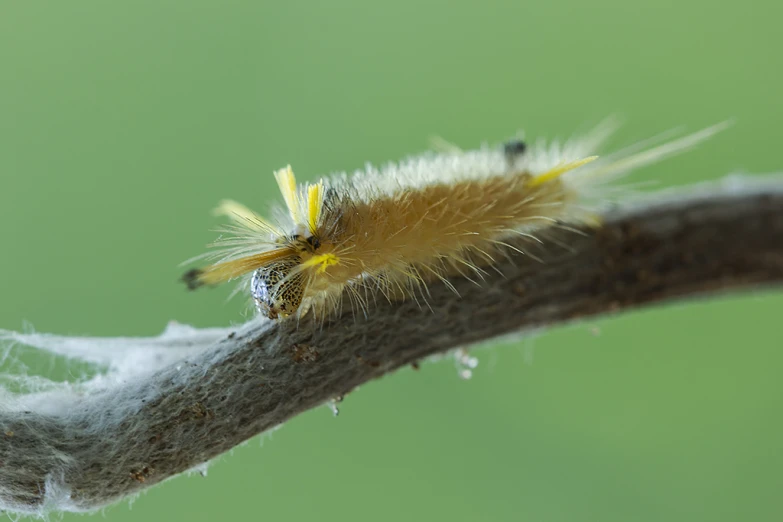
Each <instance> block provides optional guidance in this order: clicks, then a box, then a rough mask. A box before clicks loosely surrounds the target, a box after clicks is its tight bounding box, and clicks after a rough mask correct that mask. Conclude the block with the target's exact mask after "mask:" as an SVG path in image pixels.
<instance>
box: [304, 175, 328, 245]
mask: <svg viewBox="0 0 783 522" xmlns="http://www.w3.org/2000/svg"><path fill="white" fill-rule="evenodd" d="M323 188H324V184H323V182H322V181H319V182H318V183H316V184H315V185H310V186H309V187H307V223H308V225H309V226H310V232H312V233H315V231H316V229H317V228H318V221H319V220H320V219H321V208H322V206H323Z"/></svg>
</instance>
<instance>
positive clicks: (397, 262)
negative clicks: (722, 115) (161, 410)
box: [183, 124, 726, 319]
mask: <svg viewBox="0 0 783 522" xmlns="http://www.w3.org/2000/svg"><path fill="white" fill-rule="evenodd" d="M725 127H726V124H720V125H716V126H713V127H710V128H708V129H704V130H702V131H700V132H697V133H694V134H691V135H688V136H685V137H683V138H679V139H677V140H675V141H670V142H667V143H664V144H661V145H658V146H654V147H650V148H647V149H642V150H641V151H639V150H628V151H621V152H620V153H617V154H614V155H610V156H608V157H607V158H601V159H598V158H597V156H595V155H594V152H595V150H596V148H597V147H598V146H599V145H600V143H601V142H602V141H603V140H604V139H605V138H606V137H607V136H608V134H609V131H610V129H609V128H608V127H607V126H606V125H604V126H601V127H599V128H597V129H596V130H594V131H593V132H592V133H590V134H588V135H586V136H584V137H582V138H579V139H575V140H571V141H569V142H566V143H565V144H563V145H558V144H550V145H547V144H544V143H538V144H536V145H534V146H532V147H527V146H526V145H525V144H524V143H523V142H521V141H512V142H509V143H507V144H505V146H501V147H487V146H485V147H482V148H480V149H478V150H473V151H461V150H459V149H457V148H456V147H449V148H448V150H446V151H444V152H440V153H428V154H425V155H422V156H417V157H413V158H409V159H407V160H404V161H402V162H400V163H397V164H390V165H388V166H386V167H384V168H382V169H375V168H373V167H368V168H367V169H366V170H365V171H363V172H357V173H354V174H353V175H351V176H349V175H347V174H340V175H335V176H332V177H330V178H325V179H321V180H320V181H318V182H316V183H305V184H297V183H296V179H295V178H294V173H293V171H292V170H291V167H290V166H289V167H286V168H284V169H282V170H279V171H278V172H276V173H275V178H276V179H277V183H278V186H279V187H280V191H281V192H282V195H283V199H284V200H285V205H286V209H287V216H284V217H281V219H278V220H276V221H272V220H269V219H265V218H262V217H261V216H259V215H258V214H256V213H255V212H253V211H251V210H249V209H248V208H246V207H245V206H243V205H241V204H239V203H237V202H234V201H223V202H222V204H221V205H220V207H219V208H218V209H217V211H218V213H220V214H224V215H226V216H228V217H229V218H231V219H232V221H233V226H231V227H229V228H228V229H227V231H228V232H230V236H229V237H227V238H223V239H221V240H219V241H217V242H216V243H215V245H216V246H218V247H220V250H219V251H218V253H217V256H218V257H219V259H217V261H216V262H215V263H214V264H211V265H209V266H206V267H204V268H200V269H193V270H190V271H189V272H187V273H186V274H185V275H184V277H183V280H184V281H185V282H186V283H187V285H188V287H189V288H191V289H193V288H197V287H200V286H203V285H215V284H218V283H222V282H225V281H229V280H233V279H236V278H239V277H242V276H246V274H250V273H252V276H250V278H249V281H248V280H247V279H246V280H245V282H249V283H250V294H251V296H252V298H253V300H254V301H255V303H256V306H257V308H258V310H259V312H260V313H261V314H263V315H264V316H266V317H268V318H270V319H279V318H285V317H289V316H292V315H296V316H301V315H303V314H304V313H306V312H307V311H308V310H312V311H313V312H314V313H316V314H318V315H321V316H325V315H326V314H328V313H329V312H332V311H335V310H338V309H339V308H340V306H341V303H342V299H343V297H344V296H347V297H348V298H350V299H351V301H352V302H353V303H354V304H358V305H359V306H361V307H366V306H367V305H368V303H367V296H368V295H370V294H372V295H378V294H381V295H382V296H384V297H385V298H387V299H395V298H399V297H405V296H409V295H412V294H414V293H415V292H416V291H417V290H420V289H421V288H422V286H423V285H425V284H427V282H428V281H432V280H440V281H443V282H444V283H445V284H447V285H448V284H449V283H448V276H449V275H453V274H463V275H464V274H466V273H471V272H472V273H476V274H478V275H479V276H481V274H482V273H484V271H483V268H482V266H488V265H489V266H491V265H492V264H493V263H494V262H495V254H496V253H497V251H498V249H499V248H501V247H509V248H513V247H510V245H508V239H509V238H512V237H514V236H519V235H521V236H524V237H529V238H536V236H537V235H538V234H539V233H541V232H543V231H544V230H546V229H548V228H551V227H553V226H562V225H572V226H573V225H577V226H578V225H584V224H587V223H589V222H591V220H594V213H593V212H592V211H591V208H590V206H589V203H590V202H591V201H592V202H595V201H596V200H600V199H601V191H600V190H598V191H596V190H591V189H597V188H600V187H601V186H602V185H604V186H605V184H606V182H607V181H610V180H612V179H615V178H616V177H617V176H620V175H624V174H626V173H627V172H629V171H631V170H633V169H635V168H638V167H640V166H643V165H646V164H649V163H651V162H653V161H657V160H660V159H662V158H663V157H666V156H669V155H672V154H674V153H677V152H680V151H683V150H685V149H687V148H689V147H691V146H693V145H695V144H697V143H698V142H700V141H703V140H705V139H707V138H708V137H710V136H712V135H713V134H715V133H716V132H718V131H720V130H721V129H723V128H725ZM639 148H640V147H636V149H639Z"/></svg>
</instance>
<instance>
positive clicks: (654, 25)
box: [0, 0, 783, 522]
mask: <svg viewBox="0 0 783 522" xmlns="http://www.w3.org/2000/svg"><path fill="white" fill-rule="evenodd" d="M284 4H285V5H284ZM727 4H728V3H727ZM775 4H776V3H775V2H771V1H769V2H762V1H755V2H754V1H750V2H733V3H731V5H724V4H723V3H720V2H712V1H708V0H701V1H698V0H686V1H682V2H655V3H654V4H644V3H637V2H629V1H623V0H612V1H605V0H599V1H597V2H593V1H591V2H584V1H580V0H572V1H569V2H527V3H524V2H516V3H512V2H506V3H501V2H467V1H451V2H446V1H444V2H418V1H408V0H406V1H399V0H397V1H395V2H386V3H379V2H361V1H354V2H345V1H330V2H323V3H315V2H311V3H298V2H290V3H286V2H249V1H246V2H238V1H222V2H218V1H211V2H210V1H204V0H187V1H177V2H173V1H161V0H134V1H130V2H119V1H115V2H111V1H105V0H102V1H79V0H71V1H68V2H64V1H47V2H44V1H10V0H0V180H1V181H0V238H2V243H0V245H2V246H1V247H0V248H1V249H2V251H1V252H0V259H1V260H0V263H2V265H0V266H1V267H2V270H1V271H0V274H1V275H0V295H2V299H0V327H2V328H10V329H20V328H23V327H24V325H25V324H26V323H30V324H32V325H33V326H34V327H35V329H36V330H38V331H45V332H56V333H70V334H95V335H153V334H156V333H158V332H160V331H161V330H162V329H163V328H164V326H165V324H166V322H167V321H168V320H169V319H176V320H179V321H181V322H185V323H189V324H193V325H198V326H213V325H227V324H229V323H231V322H239V321H241V320H242V319H243V315H242V314H243V309H244V301H243V300H242V299H235V300H233V301H230V302H229V303H228V304H226V302H225V298H226V296H227V295H228V293H229V290H230V289H228V288H225V289H219V290H214V291H205V292H203V293H202V292H199V293H195V294H189V293H187V292H186V291H185V290H184V289H183V288H182V286H180V285H179V284H178V283H177V281H176V280H177V277H178V276H179V274H180V269H179V268H178V266H177V265H178V263H180V262H181V261H183V260H184V259H187V258H189V257H190V256H192V255H195V254H198V253H200V252H202V248H203V245H204V244H205V243H207V242H209V241H210V240H211V239H212V238H213V237H214V234H213V233H212V232H210V229H212V228H214V227H215V226H216V225H217V221H216V220H215V219H214V218H213V217H212V216H211V215H210V210H211V208H212V207H213V206H214V205H215V203H216V202H217V201H218V200H219V199H221V198H225V197H231V198H235V199H238V200H240V201H243V202H245V203H247V204H249V205H251V206H254V207H257V208H260V209H263V208H264V204H265V203H267V202H269V201H270V200H273V199H274V198H276V197H277V196H276V193H275V190H274V189H273V183H272V177H271V173H272V171H273V170H274V169H276V168H279V167H281V166H284V165H285V164H287V163H291V164H292V165H293V167H294V169H295V171H296V172H297V173H298V175H299V176H300V177H302V178H303V179H312V178H314V177H316V176H317V175H320V174H325V173H328V172H331V171H335V170H343V169H354V168H358V167H361V166H362V165H363V164H364V162H365V161H372V162H376V163H377V162H383V161H386V160H392V159H397V158H399V157H401V156H405V155H407V154H410V153H415V152H419V151H421V150H422V149H423V148H425V147H426V145H427V141H426V140H427V137H428V136H429V135H431V134H433V133H437V134H440V135H442V136H444V137H445V138H447V139H449V140H451V141H454V142H456V143H458V144H460V145H462V146H466V147H469V146H473V145H476V144H478V143H480V142H481V141H484V140H487V141H490V142H496V141H499V140H502V139H504V138H505V137H507V136H508V135H510V134H513V133H514V132H515V131H516V130H517V129H519V128H524V129H525V130H526V132H527V135H528V136H533V137H538V136H543V137H549V138H553V137H557V136H568V135H569V134H571V133H572V132H574V131H579V130H582V129H585V128H588V127H589V126H590V125H592V124H594V123H596V122H597V121H599V120H600V119H602V118H603V117H604V116H606V115H609V114H619V115H620V116H622V117H624V118H625V119H626V121H627V122H628V123H627V124H626V125H625V126H624V127H623V128H622V131H621V132H620V134H619V135H618V136H617V139H616V141H615V144H617V145H624V144H628V143H632V142H634V141H635V140H638V139H641V138H644V137H647V136H651V135H654V134H657V133H658V132H660V131H664V130H667V129H670V128H672V127H675V126H679V125H685V126H687V128H688V129H691V130H696V129H698V128H701V127H703V126H707V125H710V124H713V123H716V122H718V121H722V120H724V119H726V118H734V119H735V121H736V125H735V126H734V127H733V128H732V129H731V130H729V131H728V132H725V133H723V134H722V135H720V136H718V137H716V138H715V139H713V140H712V141H710V142H708V143H707V144H705V145H703V146H701V147H700V148H698V149H697V150H695V151H693V152H690V153H689V154H687V155H684V156H680V157H677V158H675V159H672V160H669V161H667V162H665V163H663V164H660V165H657V166H654V167H651V168H647V169H645V170H643V171H641V172H639V173H638V174H637V175H635V177H634V178H633V181H646V180H656V181H658V182H660V184H662V185H671V184H682V183H687V182H694V181H698V180H707V179H715V178H718V177H720V176H722V175H725V174H728V173H730V172H736V171H748V172H757V173H758V172H772V171H776V170H780V169H781V168H783V158H781V155H780V154H779V151H780V150H781V145H780V144H781V137H782V136H781V132H780V124H781V121H782V119H783V118H781V117H782V116H783V101H781V100H783V98H781V97H780V92H781V80H782V79H783V75H782V73H781V56H780V52H781V49H782V48H783V45H782V44H783V38H782V37H781V36H780V35H779V34H778V33H779V31H780V26H779V20H780V17H781V15H783V12H781V11H782V10H781V8H780V7H778V6H777V5H775ZM741 247H742V246H741V245H730V244H727V245H726V248H741ZM781 305H783V296H781V295H780V294H779V293H778V294H774V293H769V294H753V295H745V296H733V297H730V298H729V297H727V298H721V299H715V300H712V301H711V302H709V303H693V302H692V303H687V304H679V305H670V306H665V307H660V308H656V309H649V310H645V311H640V312H635V313H631V314H627V315H623V316H621V317H614V318H607V319H602V320H595V321H588V322H585V323H582V324H578V325H574V326H570V327H566V328H558V329H554V330H552V331H549V332H546V333H545V334H540V335H538V336H537V337H535V338H532V339H528V340H525V341H521V342H518V343H511V342H507V343H504V344H503V345H502V346H497V347H490V348H489V349H483V350H481V351H479V353H478V354H479V357H480V361H481V362H480V365H479V367H478V369H477V371H476V373H475V376H474V378H473V379H472V380H470V381H462V380H460V379H459V378H458V377H457V371H456V369H455V367H454V365H453V364H452V363H450V362H447V361H444V362H441V363H438V364H426V365H425V366H423V368H422V369H421V371H419V372H414V371H412V370H408V369H406V370H403V371H400V372H398V373H397V374H395V375H392V376H389V377H387V378H384V379H382V380H380V381H377V382H373V383H370V384H367V385H365V386H363V387H362V388H361V389H360V390H359V391H357V392H355V393H353V394H351V395H350V396H348V397H347V398H346V400H345V402H344V403H343V404H342V405H341V414H340V416H339V417H338V418H334V417H332V415H331V413H330V411H329V410H328V409H327V408H326V407H323V408H319V409H316V410H315V411H311V412H308V413H307V414H305V415H302V416H300V417H298V418H296V419H294V420H293V421H291V422H289V423H288V424H287V425H285V426H284V427H283V428H282V429H280V430H279V431H276V432H275V433H274V434H273V435H264V436H260V437H256V438H255V439H253V440H251V441H250V442H249V443H248V444H246V445H243V446H241V447H239V448H236V449H235V450H234V451H233V452H231V453H230V454H229V455H226V456H224V457H222V458H220V459H219V460H218V461H217V462H215V463H213V465H212V466H211V467H210V470H209V474H208V477H207V478H201V477H199V476H193V477H190V478H185V477H180V478H177V479H174V480H172V481H170V482H168V483H165V484H163V485H161V486H159V487H156V488H153V489H152V490H150V491H149V492H147V493H145V494H144V495H142V497H141V498H139V499H137V500H136V501H135V502H134V503H133V505H132V509H129V507H128V505H127V503H122V504H120V505H118V506H115V507H112V508H110V509H108V510H107V511H106V515H105V516H106V519H107V520H109V521H111V522H120V521H126V520H147V521H170V520H189V521H206V520H210V521H211V520H215V521H217V520H389V521H395V522H399V521H401V520H403V521H404V520H427V521H429V520H441V519H443V520H449V521H454V522H456V521H462V520H465V521H478V520H482V521H483V520H487V521H506V520H520V521H542V522H555V521H588V520H589V521H592V520H596V521H623V522H627V521H637V520H638V521H646V520H661V521H664V520H665V521H678V520H688V521H693V520H710V521H716V520H726V521H729V520H731V521H735V520H754V521H761V520H770V521H771V520H781V519H783V500H781V490H783V488H782V487H781V486H783V442H782V441H783V421H782V420H781V411H783V383H781V379H780V375H781V365H783V353H781V350H780V348H781V334H780V310H781ZM22 362H24V363H25V364H27V365H28V367H29V371H30V372H31V373H44V374H45V373H48V372H50V371H52V369H54V371H55V373H57V372H58V371H59V370H58V368H59V366H58V365H60V364H61V362H59V361H56V360H53V359H52V358H51V357H48V356H40V355H31V354H26V355H23V356H22ZM65 520H82V519H81V518H79V519H77V518H75V516H73V515H68V516H66V517H65Z"/></svg>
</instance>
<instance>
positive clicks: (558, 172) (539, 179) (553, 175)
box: [530, 156, 598, 187]
mask: <svg viewBox="0 0 783 522" xmlns="http://www.w3.org/2000/svg"><path fill="white" fill-rule="evenodd" d="M597 159H598V156H589V157H587V158H583V159H580V160H576V161H569V162H568V163H563V164H561V165H558V166H556V167H554V168H553V169H551V170H548V171H546V172H544V173H543V174H540V175H538V176H536V177H535V178H533V179H532V180H531V181H530V186H531V187H536V186H538V185H542V184H544V183H547V182H549V181H552V180H553V179H557V178H559V177H560V176H562V175H563V174H565V173H566V172H570V171H572V170H574V169H576V168H578V167H581V166H582V165H586V164H587V163H590V162H591V161H595V160H597Z"/></svg>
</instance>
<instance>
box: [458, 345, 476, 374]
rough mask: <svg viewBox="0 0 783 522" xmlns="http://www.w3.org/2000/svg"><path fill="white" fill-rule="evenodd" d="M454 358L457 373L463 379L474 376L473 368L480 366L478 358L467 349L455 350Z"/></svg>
mask: <svg viewBox="0 0 783 522" xmlns="http://www.w3.org/2000/svg"><path fill="white" fill-rule="evenodd" d="M454 360H455V362H456V364H457V374H458V375H459V377H460V378H461V379H465V380H467V379H470V378H471V377H473V370H475V369H476V367H477V366H478V362H479V361H478V358H477V357H474V356H472V355H470V354H469V353H468V351H467V350H465V349H464V348H460V349H458V350H457V351H455V352H454Z"/></svg>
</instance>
